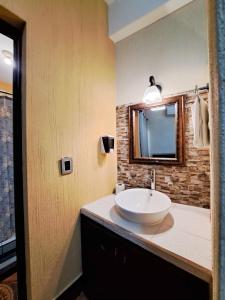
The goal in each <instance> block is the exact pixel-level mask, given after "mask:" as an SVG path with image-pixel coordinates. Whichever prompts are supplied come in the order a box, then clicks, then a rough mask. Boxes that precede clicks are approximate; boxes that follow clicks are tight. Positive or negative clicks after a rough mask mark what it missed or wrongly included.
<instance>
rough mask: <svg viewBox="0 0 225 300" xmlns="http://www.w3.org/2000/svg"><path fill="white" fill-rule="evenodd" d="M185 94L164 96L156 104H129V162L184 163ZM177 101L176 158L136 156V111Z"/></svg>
mask: <svg viewBox="0 0 225 300" xmlns="http://www.w3.org/2000/svg"><path fill="white" fill-rule="evenodd" d="M184 101H185V95H179V96H174V97H169V98H164V99H163V101H161V102H157V103H154V104H144V103H140V104H135V105H131V106H129V163H130V164H154V165H158V164H161V165H183V164H184V143H185V135H184V130H185V109H184ZM176 103H177V113H178V117H177V145H176V150H177V151H176V158H161V157H157V158H155V157H154V158H151V157H149V158H135V157H134V143H133V142H134V138H133V134H134V118H133V116H134V112H135V111H137V110H140V109H150V108H152V107H157V106H161V105H167V104H176Z"/></svg>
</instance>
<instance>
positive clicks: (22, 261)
mask: <svg viewBox="0 0 225 300" xmlns="http://www.w3.org/2000/svg"><path fill="white" fill-rule="evenodd" d="M0 33H2V34H4V35H5V36H7V37H9V38H11V39H12V40H13V41H14V53H13V56H14V64H15V65H14V69H13V99H16V101H13V163H14V195H15V199H14V201H15V225H16V256H17V268H16V269H17V278H18V279H17V281H18V297H19V300H26V299H27V287H26V255H25V222H24V197H23V195H24V192H23V135H22V84H21V65H22V35H23V28H21V29H19V28H16V27H14V26H12V25H10V24H9V23H7V22H5V21H3V20H1V19H0ZM15 125H16V126H15Z"/></svg>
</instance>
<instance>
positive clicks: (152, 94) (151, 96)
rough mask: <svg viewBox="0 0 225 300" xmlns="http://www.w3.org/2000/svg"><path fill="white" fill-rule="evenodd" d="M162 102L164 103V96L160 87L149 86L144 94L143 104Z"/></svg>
mask: <svg viewBox="0 0 225 300" xmlns="http://www.w3.org/2000/svg"><path fill="white" fill-rule="evenodd" d="M160 101H162V95H161V92H160V90H159V89H158V87H157V86H156V85H151V86H149V87H148V88H147V89H146V90H145V92H144V96H143V102H145V103H147V104H150V103H154V102H160Z"/></svg>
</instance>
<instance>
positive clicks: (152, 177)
mask: <svg viewBox="0 0 225 300" xmlns="http://www.w3.org/2000/svg"><path fill="white" fill-rule="evenodd" d="M150 189H151V190H155V169H151V170H150Z"/></svg>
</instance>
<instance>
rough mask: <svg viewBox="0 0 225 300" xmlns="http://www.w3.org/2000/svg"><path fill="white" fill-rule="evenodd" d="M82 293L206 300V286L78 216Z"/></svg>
mask: <svg viewBox="0 0 225 300" xmlns="http://www.w3.org/2000/svg"><path fill="white" fill-rule="evenodd" d="M81 238H82V264H83V283H84V292H85V293H86V294H87V296H88V298H89V299H90V300H208V299H209V285H208V283H206V282H204V281H202V280H200V279H199V278H197V277H195V276H193V275H191V274H189V273H187V272H185V271H183V270H181V269H180V268H178V267H176V266H174V265H173V264H171V263H168V262H166V261H164V260H163V259H161V258H159V257H158V256H156V255H154V254H151V253H150V252H148V251H146V250H144V249H143V248H141V247H139V246H137V245H135V244H134V243H132V242H130V241H128V240H126V239H124V238H122V237H120V236H118V235H117V234H115V233H113V232H112V231H110V230H108V229H106V228H105V227H103V226H102V225H100V224H98V223H97V222H94V221H93V220H91V219H90V218H87V217H86V216H84V215H82V216H81Z"/></svg>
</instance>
